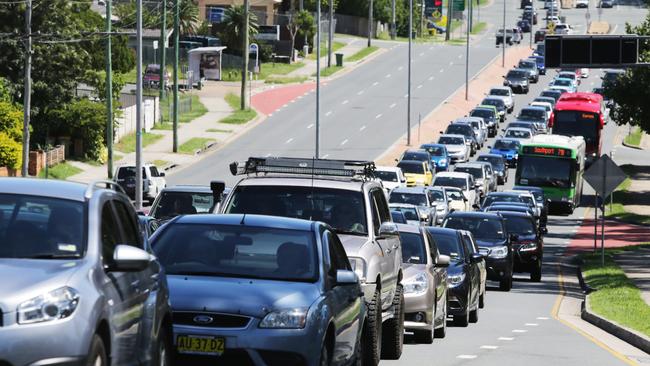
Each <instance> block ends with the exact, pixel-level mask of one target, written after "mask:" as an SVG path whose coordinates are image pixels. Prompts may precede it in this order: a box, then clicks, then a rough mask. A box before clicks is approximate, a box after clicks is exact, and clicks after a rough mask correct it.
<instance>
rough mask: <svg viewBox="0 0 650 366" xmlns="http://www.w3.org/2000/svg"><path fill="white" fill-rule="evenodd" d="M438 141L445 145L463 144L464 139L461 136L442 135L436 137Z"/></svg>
mask: <svg viewBox="0 0 650 366" xmlns="http://www.w3.org/2000/svg"><path fill="white" fill-rule="evenodd" d="M438 143H439V144H445V145H463V144H465V140H464V139H463V138H462V137H449V136H442V137H440V138H439V139H438Z"/></svg>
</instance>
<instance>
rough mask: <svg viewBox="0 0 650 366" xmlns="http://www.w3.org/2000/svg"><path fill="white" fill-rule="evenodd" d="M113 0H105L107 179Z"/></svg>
mask: <svg viewBox="0 0 650 366" xmlns="http://www.w3.org/2000/svg"><path fill="white" fill-rule="evenodd" d="M112 3H113V0H107V1H106V150H108V162H107V163H108V164H107V167H106V169H107V170H108V172H107V173H108V174H107V177H108V179H113V65H112V63H113V60H112V50H111V48H112V45H111V27H112V25H113V24H112V20H111V17H112V16H113V15H112V6H113V4H112Z"/></svg>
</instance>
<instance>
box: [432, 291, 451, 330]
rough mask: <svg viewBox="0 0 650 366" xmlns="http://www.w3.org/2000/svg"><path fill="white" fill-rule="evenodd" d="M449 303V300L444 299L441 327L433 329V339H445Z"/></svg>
mask: <svg viewBox="0 0 650 366" xmlns="http://www.w3.org/2000/svg"><path fill="white" fill-rule="evenodd" d="M448 302H449V299H445V307H444V310H443V311H444V316H443V317H442V326H441V327H440V328H435V329H434V330H433V336H434V337H435V338H441V339H442V338H445V337H446V336H447V303H448Z"/></svg>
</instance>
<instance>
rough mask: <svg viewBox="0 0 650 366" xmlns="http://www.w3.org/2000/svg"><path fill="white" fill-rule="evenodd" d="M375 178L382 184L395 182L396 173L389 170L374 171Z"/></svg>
mask: <svg viewBox="0 0 650 366" xmlns="http://www.w3.org/2000/svg"><path fill="white" fill-rule="evenodd" d="M375 177H377V178H379V179H381V180H383V181H384V182H397V172H393V171H390V170H375Z"/></svg>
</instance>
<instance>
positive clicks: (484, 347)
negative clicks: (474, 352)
mask: <svg viewBox="0 0 650 366" xmlns="http://www.w3.org/2000/svg"><path fill="white" fill-rule="evenodd" d="M480 348H481V349H497V348H499V346H490V345H487V344H486V345H483V346H481V347H480Z"/></svg>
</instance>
